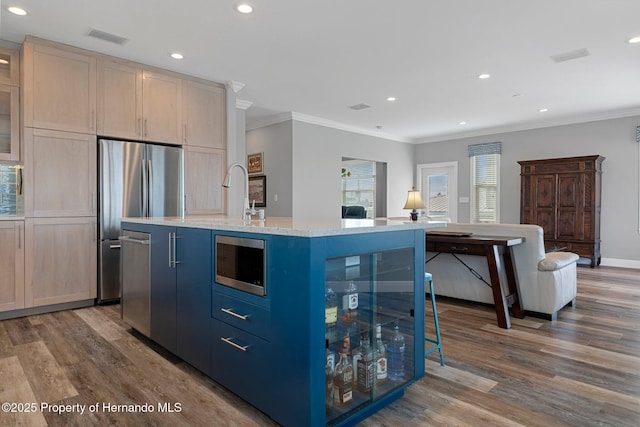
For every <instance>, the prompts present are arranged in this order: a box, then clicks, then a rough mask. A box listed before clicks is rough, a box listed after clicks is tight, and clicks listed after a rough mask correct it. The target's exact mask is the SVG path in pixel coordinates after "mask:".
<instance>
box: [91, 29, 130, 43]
mask: <svg viewBox="0 0 640 427" xmlns="http://www.w3.org/2000/svg"><path fill="white" fill-rule="evenodd" d="M89 36H90V37H94V38H96V39H100V40H104V41H106V42H110V43H115V44H119V45H120V46H122V45H124V44H125V43H127V42H128V41H129V39H127V38H124V37H120V36H116V35H115V34H110V33H105V32H104V31H100V30H95V29H92V30H91V31H90V32H89Z"/></svg>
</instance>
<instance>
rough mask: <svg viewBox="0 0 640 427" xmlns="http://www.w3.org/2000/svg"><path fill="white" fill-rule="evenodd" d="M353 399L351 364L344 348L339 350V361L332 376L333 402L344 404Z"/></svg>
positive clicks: (338, 404)
mask: <svg viewBox="0 0 640 427" xmlns="http://www.w3.org/2000/svg"><path fill="white" fill-rule="evenodd" d="M352 400H353V366H351V363H349V356H348V355H347V351H346V349H344V348H343V349H342V350H341V351H340V361H339V362H338V364H337V365H336V370H335V374H334V377H333V403H334V404H335V405H337V406H344V405H346V404H348V403H349V402H351V401H352Z"/></svg>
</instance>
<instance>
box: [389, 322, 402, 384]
mask: <svg viewBox="0 0 640 427" xmlns="http://www.w3.org/2000/svg"><path fill="white" fill-rule="evenodd" d="M404 348H405V347H404V336H402V334H401V333H400V326H398V325H397V324H396V326H395V327H394V328H393V337H392V338H391V341H390V342H389V345H388V346H387V362H388V365H389V367H388V375H389V379H390V380H391V381H402V380H404Z"/></svg>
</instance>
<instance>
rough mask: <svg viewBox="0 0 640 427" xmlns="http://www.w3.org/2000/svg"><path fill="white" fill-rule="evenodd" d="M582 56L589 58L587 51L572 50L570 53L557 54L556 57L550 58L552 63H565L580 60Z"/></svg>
mask: <svg viewBox="0 0 640 427" xmlns="http://www.w3.org/2000/svg"><path fill="white" fill-rule="evenodd" d="M584 56H589V51H588V50H587V49H577V50H572V51H571V52H564V53H559V54H557V55H551V56H550V57H549V58H551V59H552V60H553V61H554V62H565V61H571V60H572V59H578V58H582V57H584Z"/></svg>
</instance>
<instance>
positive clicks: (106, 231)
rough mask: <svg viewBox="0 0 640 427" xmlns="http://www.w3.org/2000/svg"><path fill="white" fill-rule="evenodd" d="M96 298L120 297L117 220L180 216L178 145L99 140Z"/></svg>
mask: <svg viewBox="0 0 640 427" xmlns="http://www.w3.org/2000/svg"><path fill="white" fill-rule="evenodd" d="M98 161H99V163H98V167H99V174H98V176H99V194H100V201H99V215H98V223H99V227H98V230H99V231H98V233H99V235H98V242H99V247H98V254H99V255H98V256H99V259H98V268H99V275H98V303H102V302H107V301H113V300H117V299H118V298H120V242H119V241H118V237H119V236H120V231H121V230H120V220H121V219H122V218H123V217H152V216H182V215H183V213H184V211H183V200H184V199H183V192H184V184H183V182H184V180H183V154H182V148H179V147H169V146H164V145H154V144H145V143H141V142H131V141H114V140H108V139H101V140H100V141H99V159H98Z"/></svg>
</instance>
